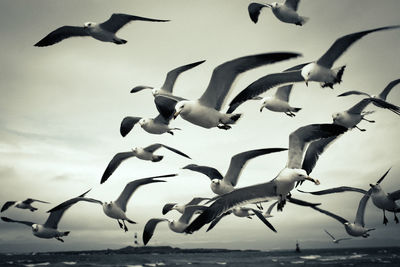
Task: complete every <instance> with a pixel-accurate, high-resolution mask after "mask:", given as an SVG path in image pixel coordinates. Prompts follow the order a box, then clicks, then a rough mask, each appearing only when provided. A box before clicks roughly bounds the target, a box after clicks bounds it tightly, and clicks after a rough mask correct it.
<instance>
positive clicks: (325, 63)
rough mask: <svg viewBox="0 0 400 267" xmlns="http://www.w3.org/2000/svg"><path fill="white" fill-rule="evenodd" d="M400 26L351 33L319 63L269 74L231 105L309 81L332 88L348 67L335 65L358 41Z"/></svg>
mask: <svg viewBox="0 0 400 267" xmlns="http://www.w3.org/2000/svg"><path fill="white" fill-rule="evenodd" d="M399 27H400V25H395V26H387V27H381V28H375V29H371V30H366V31H361V32H356V33H351V34H348V35H345V36H342V37H340V38H339V39H337V40H336V41H335V42H334V43H333V44H332V46H331V47H330V48H329V49H328V51H326V52H325V54H323V55H322V56H321V57H320V58H319V59H318V60H317V61H315V62H310V63H307V64H304V65H303V64H302V65H303V66H302V65H298V66H301V68H299V69H298V70H293V71H284V72H279V73H273V74H268V75H266V76H264V77H262V78H260V79H258V80H256V81H255V82H253V83H252V84H250V85H249V86H247V88H245V89H244V90H243V91H241V92H240V93H239V94H238V95H237V96H236V97H235V98H234V99H233V100H232V101H231V103H230V104H229V106H230V107H231V106H234V107H235V108H236V107H237V106H239V105H240V104H241V103H243V102H245V101H247V100H249V99H252V98H254V97H255V96H258V95H260V94H262V93H264V92H266V91H267V90H269V89H271V88H273V87H275V86H278V85H286V84H292V83H298V82H305V83H306V85H308V82H309V81H314V82H320V83H321V86H322V87H331V88H333V85H334V84H336V83H340V82H341V81H342V75H343V72H344V69H345V67H346V66H341V67H338V68H333V69H332V66H333V63H335V61H336V60H337V59H338V58H339V57H340V56H341V55H342V54H343V53H344V52H345V51H346V50H347V49H348V48H349V47H350V46H351V45H352V44H353V43H355V42H356V41H357V40H359V39H361V38H362V37H364V36H365V35H367V34H369V33H373V32H377V31H383V30H390V29H397V28H399Z"/></svg>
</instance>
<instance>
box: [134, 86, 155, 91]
mask: <svg viewBox="0 0 400 267" xmlns="http://www.w3.org/2000/svg"><path fill="white" fill-rule="evenodd" d="M144 89H153V87H151V86H147V85H138V86H135V87H133V88H132V89H131V93H137V92H139V91H142V90H144Z"/></svg>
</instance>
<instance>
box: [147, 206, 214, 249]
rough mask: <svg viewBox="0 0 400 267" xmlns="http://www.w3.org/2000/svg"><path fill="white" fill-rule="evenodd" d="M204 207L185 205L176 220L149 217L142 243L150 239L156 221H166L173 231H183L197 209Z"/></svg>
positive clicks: (203, 207) (200, 209)
mask: <svg viewBox="0 0 400 267" xmlns="http://www.w3.org/2000/svg"><path fill="white" fill-rule="evenodd" d="M205 208H207V207H206V206H200V205H194V206H189V207H186V209H185V212H184V213H183V214H182V216H181V217H180V218H179V219H178V220H177V221H175V220H171V219H163V218H153V219H150V220H149V221H148V222H147V223H146V225H145V226H144V230H143V244H144V245H147V243H148V242H149V241H150V239H151V237H152V236H153V234H154V230H155V229H156V226H157V224H158V223H160V222H168V227H169V229H171V230H172V231H173V232H175V233H183V232H184V230H185V229H186V227H187V226H188V224H189V221H190V219H191V218H192V217H193V214H195V213H196V212H198V211H202V210H204V209H205Z"/></svg>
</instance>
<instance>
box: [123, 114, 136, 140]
mask: <svg viewBox="0 0 400 267" xmlns="http://www.w3.org/2000/svg"><path fill="white" fill-rule="evenodd" d="M140 119H141V117H125V118H124V119H123V120H122V122H121V127H120V129H119V132H120V133H121V135H122V136H123V137H125V136H126V135H127V134H128V133H129V132H130V131H131V130H132V128H133V126H135V124H136V123H137V122H138V121H140Z"/></svg>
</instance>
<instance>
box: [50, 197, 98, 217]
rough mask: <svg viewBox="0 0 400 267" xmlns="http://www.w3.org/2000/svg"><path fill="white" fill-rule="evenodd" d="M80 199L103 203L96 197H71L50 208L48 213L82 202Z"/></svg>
mask: <svg viewBox="0 0 400 267" xmlns="http://www.w3.org/2000/svg"><path fill="white" fill-rule="evenodd" d="M80 201H85V202H91V203H97V204H100V205H103V202H101V201H100V200H97V199H94V198H87V197H74V198H71V199H69V200H67V201H64V202H63V203H61V204H58V205H57V206H55V207H54V208H52V209H50V210H48V211H47V212H48V213H52V212H56V211H59V210H62V209H67V208H69V207H71V206H72V205H74V204H76V203H78V202H80Z"/></svg>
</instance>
